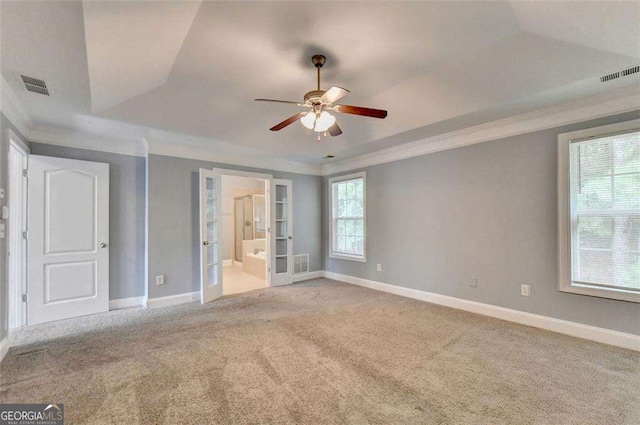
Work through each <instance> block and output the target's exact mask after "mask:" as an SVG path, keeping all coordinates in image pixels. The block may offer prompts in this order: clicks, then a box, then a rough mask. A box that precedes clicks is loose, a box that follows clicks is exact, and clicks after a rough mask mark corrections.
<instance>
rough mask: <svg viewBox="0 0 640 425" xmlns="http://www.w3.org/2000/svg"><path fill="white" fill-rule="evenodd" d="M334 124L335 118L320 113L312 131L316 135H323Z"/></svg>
mask: <svg viewBox="0 0 640 425" xmlns="http://www.w3.org/2000/svg"><path fill="white" fill-rule="evenodd" d="M335 123H336V117H334V116H333V115H331V114H330V113H328V112H327V111H322V113H321V114H320V115H319V116H318V118H317V119H316V125H315V127H314V128H313V131H315V132H316V133H324V132H325V131H327V130H328V129H329V127H331V126H332V125H333V124H335Z"/></svg>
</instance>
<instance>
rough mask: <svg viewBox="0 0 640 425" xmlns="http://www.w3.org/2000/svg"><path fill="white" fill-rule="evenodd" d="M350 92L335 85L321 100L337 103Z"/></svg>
mask: <svg viewBox="0 0 640 425" xmlns="http://www.w3.org/2000/svg"><path fill="white" fill-rule="evenodd" d="M348 94H349V90H347V89H343V88H342V87H336V86H333V87H331V88H330V89H329V90H327V91H326V92H325V94H323V95H322V97H321V98H320V100H321V101H323V102H324V103H336V102H337V101H339V100H340V99H342V98H343V97H345V96H346V95H348Z"/></svg>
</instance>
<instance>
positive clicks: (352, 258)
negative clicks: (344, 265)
mask: <svg viewBox="0 0 640 425" xmlns="http://www.w3.org/2000/svg"><path fill="white" fill-rule="evenodd" d="M329 258H333V259H334V260H347V261H356V262H358V263H366V262H367V258H366V257H361V256H359V255H348V254H335V253H331V254H329Z"/></svg>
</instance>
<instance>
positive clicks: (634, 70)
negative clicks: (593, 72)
mask: <svg viewBox="0 0 640 425" xmlns="http://www.w3.org/2000/svg"><path fill="white" fill-rule="evenodd" d="M637 72H640V65H636V66H632V67H631V68H627V69H623V70H622V71H616V72H612V73H611V74H607V75H603V76H602V77H600V82H601V83H606V82H607V81H611V80H615V79H616V78H620V77H626V76H627V75H631V74H635V73H637Z"/></svg>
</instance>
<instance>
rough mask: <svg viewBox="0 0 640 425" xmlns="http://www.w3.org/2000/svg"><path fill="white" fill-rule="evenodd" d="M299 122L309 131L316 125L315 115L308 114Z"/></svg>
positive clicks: (312, 113) (311, 112) (313, 113)
mask: <svg viewBox="0 0 640 425" xmlns="http://www.w3.org/2000/svg"><path fill="white" fill-rule="evenodd" d="M300 122H301V123H302V125H304V126H305V127H307V128H308V129H309V130H313V127H314V126H315V123H316V113H315V112H313V111H310V112H308V113H307V114H306V115H304V116H303V117H302V118H300Z"/></svg>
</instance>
